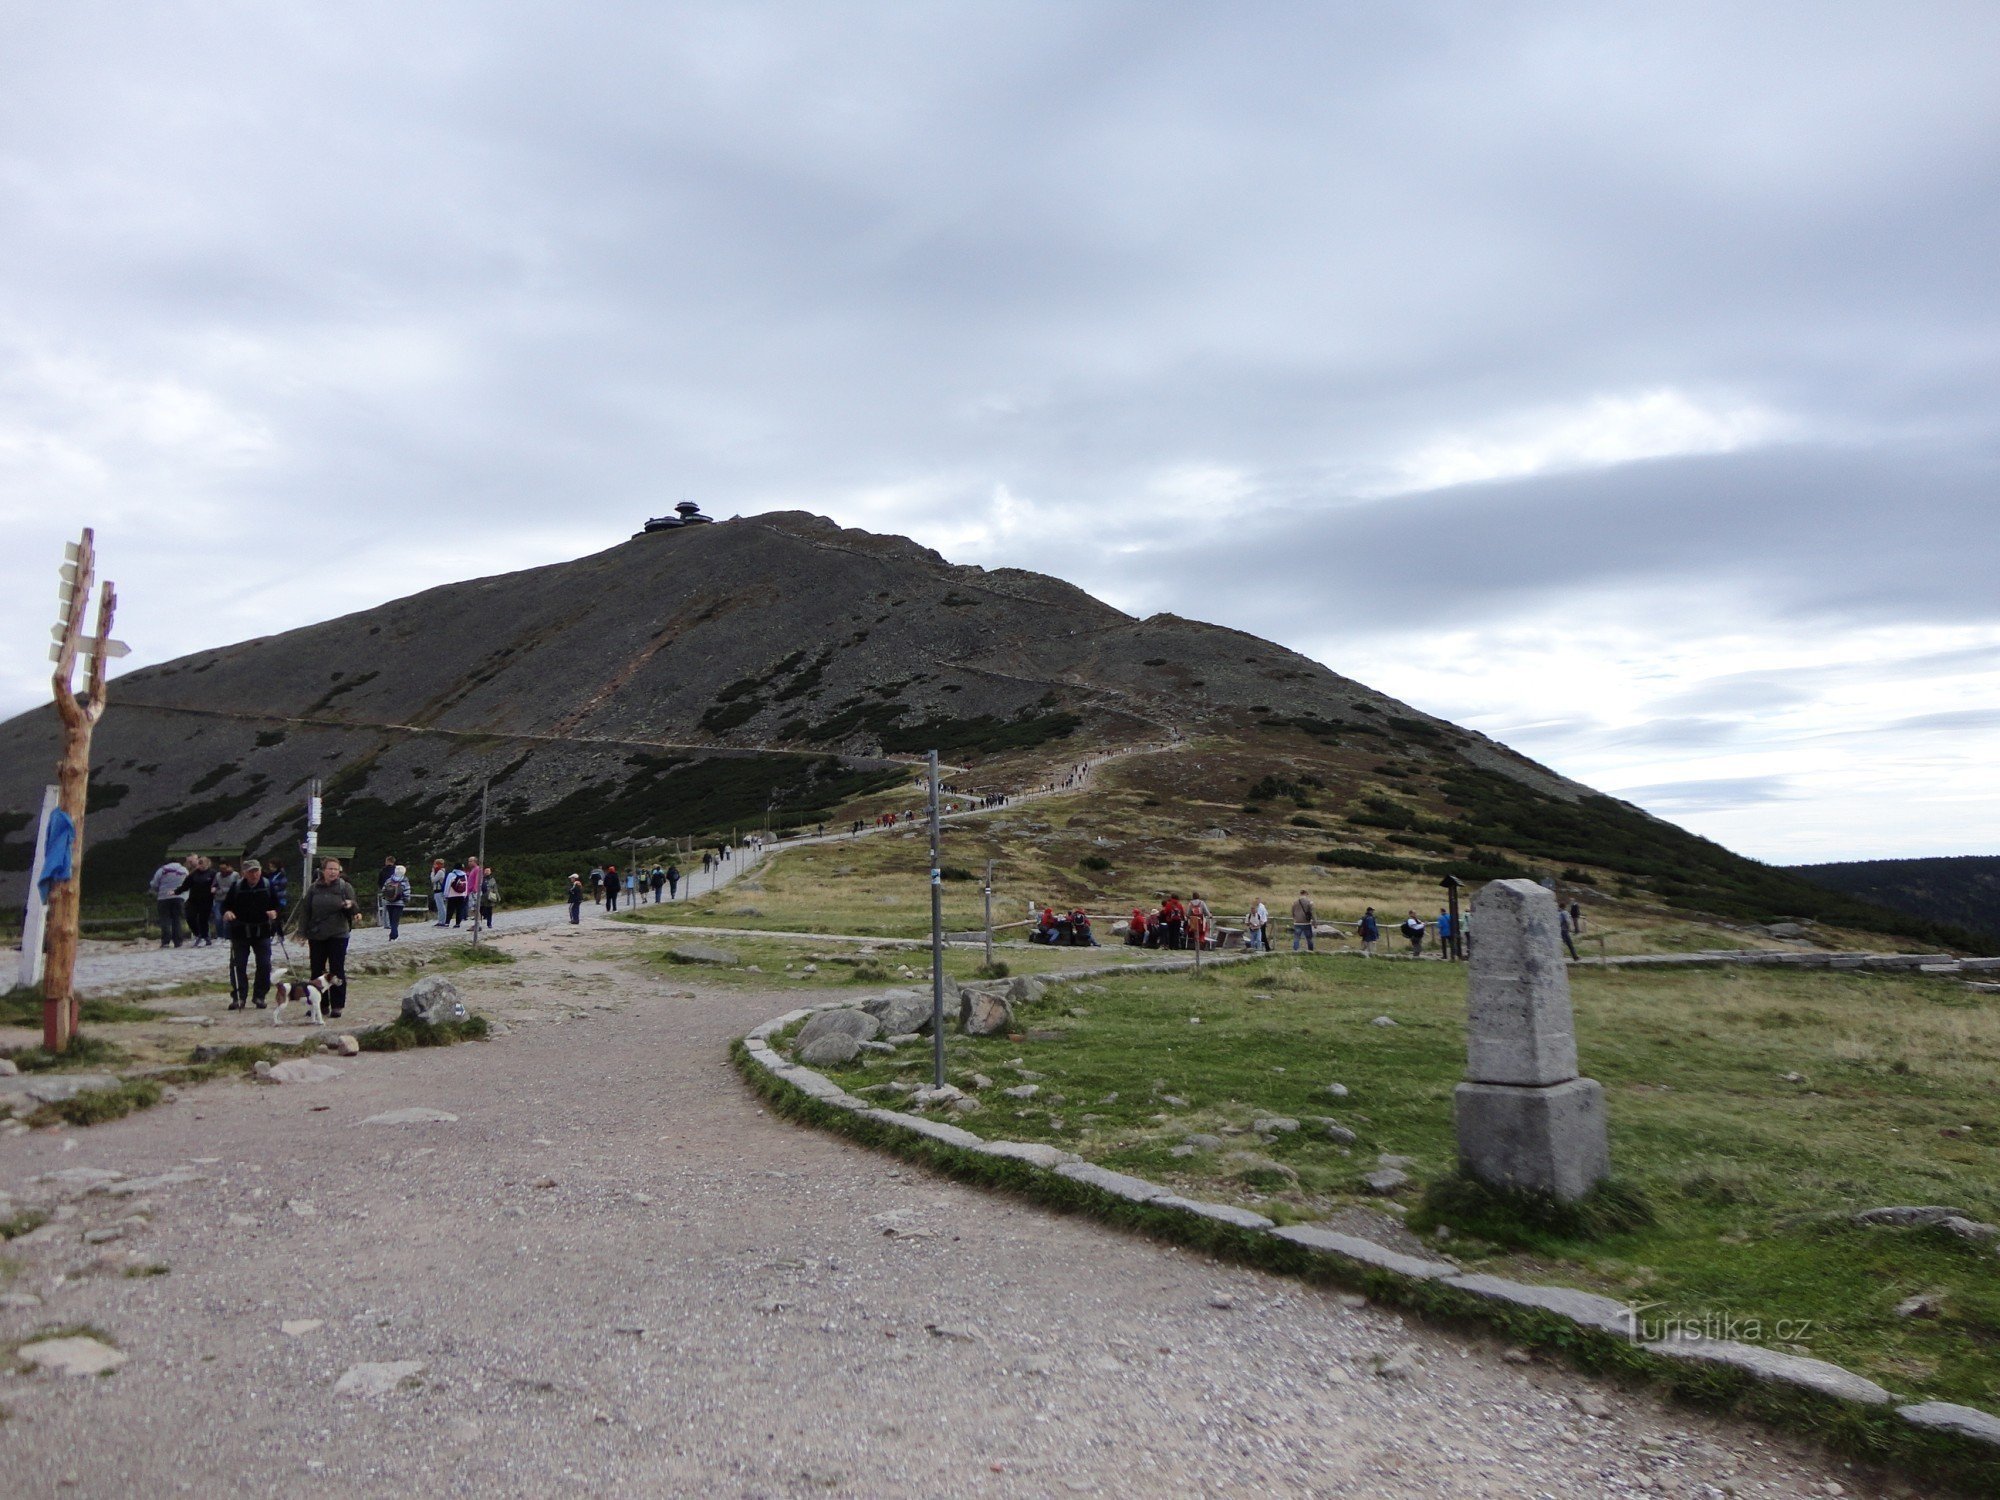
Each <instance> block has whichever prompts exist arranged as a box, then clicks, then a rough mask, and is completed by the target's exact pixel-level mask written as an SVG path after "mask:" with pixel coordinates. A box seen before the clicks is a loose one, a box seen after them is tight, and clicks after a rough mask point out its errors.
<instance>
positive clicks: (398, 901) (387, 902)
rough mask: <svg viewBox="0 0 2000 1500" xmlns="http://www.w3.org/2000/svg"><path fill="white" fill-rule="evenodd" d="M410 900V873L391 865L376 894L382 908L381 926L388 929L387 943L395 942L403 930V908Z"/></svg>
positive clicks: (398, 866)
mask: <svg viewBox="0 0 2000 1500" xmlns="http://www.w3.org/2000/svg"><path fill="white" fill-rule="evenodd" d="M409 899H410V873H409V871H408V870H406V869H404V868H403V866H401V865H391V866H390V867H389V874H388V877H387V878H386V879H385V880H383V882H382V888H381V890H379V891H378V892H376V900H377V901H379V902H380V903H381V906H382V925H383V926H384V927H386V928H388V929H389V941H390V942H392V943H393V942H395V941H396V937H397V935H398V934H399V933H401V932H402V930H403V908H404V906H405V905H407V904H408V902H409Z"/></svg>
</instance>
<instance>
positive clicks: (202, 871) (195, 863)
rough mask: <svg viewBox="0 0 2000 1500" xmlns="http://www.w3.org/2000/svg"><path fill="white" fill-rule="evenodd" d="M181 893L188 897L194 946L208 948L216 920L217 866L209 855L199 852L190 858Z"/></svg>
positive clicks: (189, 924)
mask: <svg viewBox="0 0 2000 1500" xmlns="http://www.w3.org/2000/svg"><path fill="white" fill-rule="evenodd" d="M181 893H182V894H183V895H184V896H186V897H187V901H186V903H185V904H186V908H187V924H188V932H189V933H190V934H192V936H193V938H194V946H195V947H197V948H206V947H207V946H208V944H209V934H210V933H211V932H212V931H213V930H214V927H213V923H214V920H215V867H214V866H213V865H211V864H210V863H209V860H208V856H207V855H205V854H197V855H195V856H193V857H192V858H191V859H189V860H188V875H187V879H186V880H184V881H182V882H181Z"/></svg>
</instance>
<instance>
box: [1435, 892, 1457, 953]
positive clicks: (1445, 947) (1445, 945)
mask: <svg viewBox="0 0 2000 1500" xmlns="http://www.w3.org/2000/svg"><path fill="white" fill-rule="evenodd" d="M1436 925H1437V935H1438V957H1439V958H1442V959H1443V960H1444V961H1445V962H1446V963H1450V962H1451V961H1452V959H1453V958H1454V957H1456V956H1457V955H1455V954H1454V953H1453V952H1452V949H1451V913H1450V912H1449V911H1447V910H1446V909H1445V908H1444V907H1442V906H1440V907H1439V908H1438V919H1437V924H1436Z"/></svg>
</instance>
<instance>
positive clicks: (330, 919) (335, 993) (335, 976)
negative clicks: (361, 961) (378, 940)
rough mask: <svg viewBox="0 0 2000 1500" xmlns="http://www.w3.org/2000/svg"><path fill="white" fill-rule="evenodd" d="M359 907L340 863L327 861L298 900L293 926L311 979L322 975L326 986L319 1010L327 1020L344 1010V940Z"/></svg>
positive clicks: (345, 975)
mask: <svg viewBox="0 0 2000 1500" xmlns="http://www.w3.org/2000/svg"><path fill="white" fill-rule="evenodd" d="M360 910H361V908H360V907H359V906H358V905H357V904H356V903H355V900H354V887H353V886H351V885H349V884H348V883H347V882H346V881H345V880H343V879H342V878H341V869H340V861H339V860H337V859H329V860H328V861H327V862H326V863H325V864H323V865H321V866H320V867H319V879H317V880H315V881H314V882H313V883H312V884H311V885H309V886H307V887H306V893H305V895H304V896H302V897H300V898H299V909H298V913H297V916H296V918H295V920H294V923H293V925H294V926H296V927H297V929H298V930H299V932H300V933H301V934H303V935H304V937H305V940H306V952H307V953H308V954H309V955H310V957H311V962H312V977H313V978H315V979H317V978H319V977H320V975H322V974H324V975H326V977H327V980H328V983H327V987H326V998H325V999H324V1000H323V1001H321V1002H320V1008H321V1010H322V1011H323V1012H324V1013H325V1014H326V1016H327V1017H328V1018H329V1019H334V1020H337V1019H339V1016H340V1013H341V1012H342V1011H344V1010H346V1009H347V938H348V934H349V933H351V932H353V930H354V918H355V916H356V914H357V913H358V912H359V911H360Z"/></svg>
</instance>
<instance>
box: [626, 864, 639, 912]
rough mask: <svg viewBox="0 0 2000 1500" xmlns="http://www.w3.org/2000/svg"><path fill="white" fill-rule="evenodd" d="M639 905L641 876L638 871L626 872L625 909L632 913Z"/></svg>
mask: <svg viewBox="0 0 2000 1500" xmlns="http://www.w3.org/2000/svg"><path fill="white" fill-rule="evenodd" d="M638 904H639V876H638V873H637V872H636V871H633V870H627V871H626V872H625V908H626V910H627V911H630V910H631V909H632V908H633V907H635V906H637V905H638Z"/></svg>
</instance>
